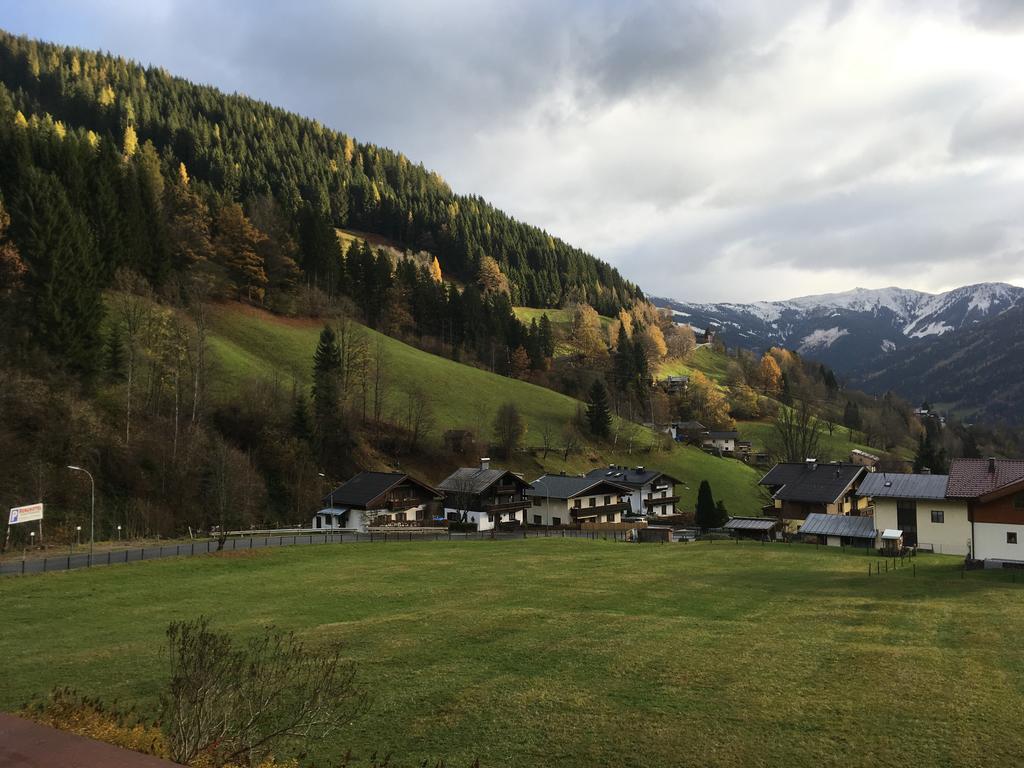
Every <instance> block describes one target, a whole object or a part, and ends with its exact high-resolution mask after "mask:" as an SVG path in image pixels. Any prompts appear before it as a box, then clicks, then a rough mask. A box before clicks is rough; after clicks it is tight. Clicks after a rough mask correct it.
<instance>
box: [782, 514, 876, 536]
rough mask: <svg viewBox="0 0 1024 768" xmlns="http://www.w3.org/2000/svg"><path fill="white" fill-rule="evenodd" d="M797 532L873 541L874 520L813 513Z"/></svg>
mask: <svg viewBox="0 0 1024 768" xmlns="http://www.w3.org/2000/svg"><path fill="white" fill-rule="evenodd" d="M798 532H799V533H809V534H813V535H818V536H849V537H851V538H854V539H873V538H875V518H873V517H856V516H854V515H822V514H818V513H813V514H810V515H808V516H807V519H806V520H804V522H803V525H801V526H800V530H799V531H798Z"/></svg>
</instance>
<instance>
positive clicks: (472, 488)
mask: <svg viewBox="0 0 1024 768" xmlns="http://www.w3.org/2000/svg"><path fill="white" fill-rule="evenodd" d="M506 475H507V476H508V477H510V478H512V480H513V481H515V483H516V484H517V485H519V486H520V487H523V488H529V487H530V484H529V483H528V482H526V481H525V480H523V478H521V477H519V475H517V474H515V473H514V472H510V471H509V470H507V469H481V468H480V467H459V468H458V469H456V470H455V471H454V472H452V473H451V474H450V475H448V477H446V478H445V479H444V480H442V481H441V483H440V484H439V485H438V486H437V488H438V490H440V491H447V492H448V493H472V494H480V493H484V492H485V491H486V490H487V489H488V488H490V487H491V486H492V485H494V484H495V483H496V482H498V481H499V480H501V479H502V478H504V477H505V476H506Z"/></svg>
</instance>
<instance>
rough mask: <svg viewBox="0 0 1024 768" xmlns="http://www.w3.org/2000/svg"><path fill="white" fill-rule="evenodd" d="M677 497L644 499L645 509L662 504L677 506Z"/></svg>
mask: <svg viewBox="0 0 1024 768" xmlns="http://www.w3.org/2000/svg"><path fill="white" fill-rule="evenodd" d="M678 503H679V497H678V496H664V497H662V498H658V499H644V506H645V507H660V506H661V505H662V504H678Z"/></svg>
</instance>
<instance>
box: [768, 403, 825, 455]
mask: <svg viewBox="0 0 1024 768" xmlns="http://www.w3.org/2000/svg"><path fill="white" fill-rule="evenodd" d="M820 438H821V422H820V421H819V420H818V417H817V416H815V415H814V414H813V413H812V412H811V407H810V405H809V404H808V403H807V401H806V400H801V401H799V402H798V403H797V404H796V406H795V407H793V408H781V409H779V413H778V415H777V416H776V417H775V442H776V447H777V453H778V456H779V458H780V459H781V460H782V461H803V460H805V459H812V458H817V457H818V443H819V440H820Z"/></svg>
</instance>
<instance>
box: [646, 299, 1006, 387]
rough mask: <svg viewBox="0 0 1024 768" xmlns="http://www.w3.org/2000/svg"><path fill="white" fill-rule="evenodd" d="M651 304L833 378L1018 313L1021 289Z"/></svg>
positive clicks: (683, 320)
mask: <svg viewBox="0 0 1024 768" xmlns="http://www.w3.org/2000/svg"><path fill="white" fill-rule="evenodd" d="M652 301H654V303H655V304H658V305H659V306H664V307H667V308H669V309H671V310H673V311H674V312H675V314H676V319H677V321H678V322H681V323H689V324H691V325H693V326H695V327H698V328H705V327H707V326H708V325H714V326H716V327H717V328H718V329H719V335H720V337H721V338H722V339H723V341H725V343H726V344H728V345H730V346H736V345H739V346H744V347H747V348H750V349H755V350H762V349H767V348H768V347H771V346H784V347H787V348H790V349H796V350H798V351H800V352H801V353H802V354H804V355H805V356H807V357H811V358H814V359H816V360H820V361H821V362H823V363H825V364H826V365H829V366H831V367H832V368H834V369H835V370H836V371H837V372H839V373H851V372H853V371H854V370H863V369H864V365H865V363H866V362H867V361H871V360H875V359H876V358H884V357H887V356H891V355H895V354H897V353H898V352H900V351H901V350H903V349H905V348H907V347H909V346H911V345H914V344H915V343H916V342H918V341H921V340H924V339H928V338H931V337H938V336H945V335H947V334H957V333H958V332H960V331H963V330H965V329H968V328H972V327H974V326H975V325H977V324H978V323H980V322H983V321H985V320H987V319H989V318H992V317H997V316H999V315H1001V314H1003V313H1004V312H1007V311H1008V310H1010V309H1012V308H1014V307H1016V306H1019V305H1024V288H1020V287H1018V286H1015V285H1009V284H1007V283H979V284H978V285H969V286H965V287H963V288H956V289H954V290H952V291H947V292H946V293H938V294H933V293H925V292H923V291H914V290H908V289H905V288H877V289H867V288H854V289H853V290H850V291H844V292H842V293H829V294H822V295H818V296H802V297H800V298H796V299H789V300H787V301H758V302H753V303H750V304H730V303H722V304H699V303H687V302H679V301H673V300H671V299H657V298H655V299H652ZM879 365H883V363H882V362H881V361H880V362H879Z"/></svg>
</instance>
